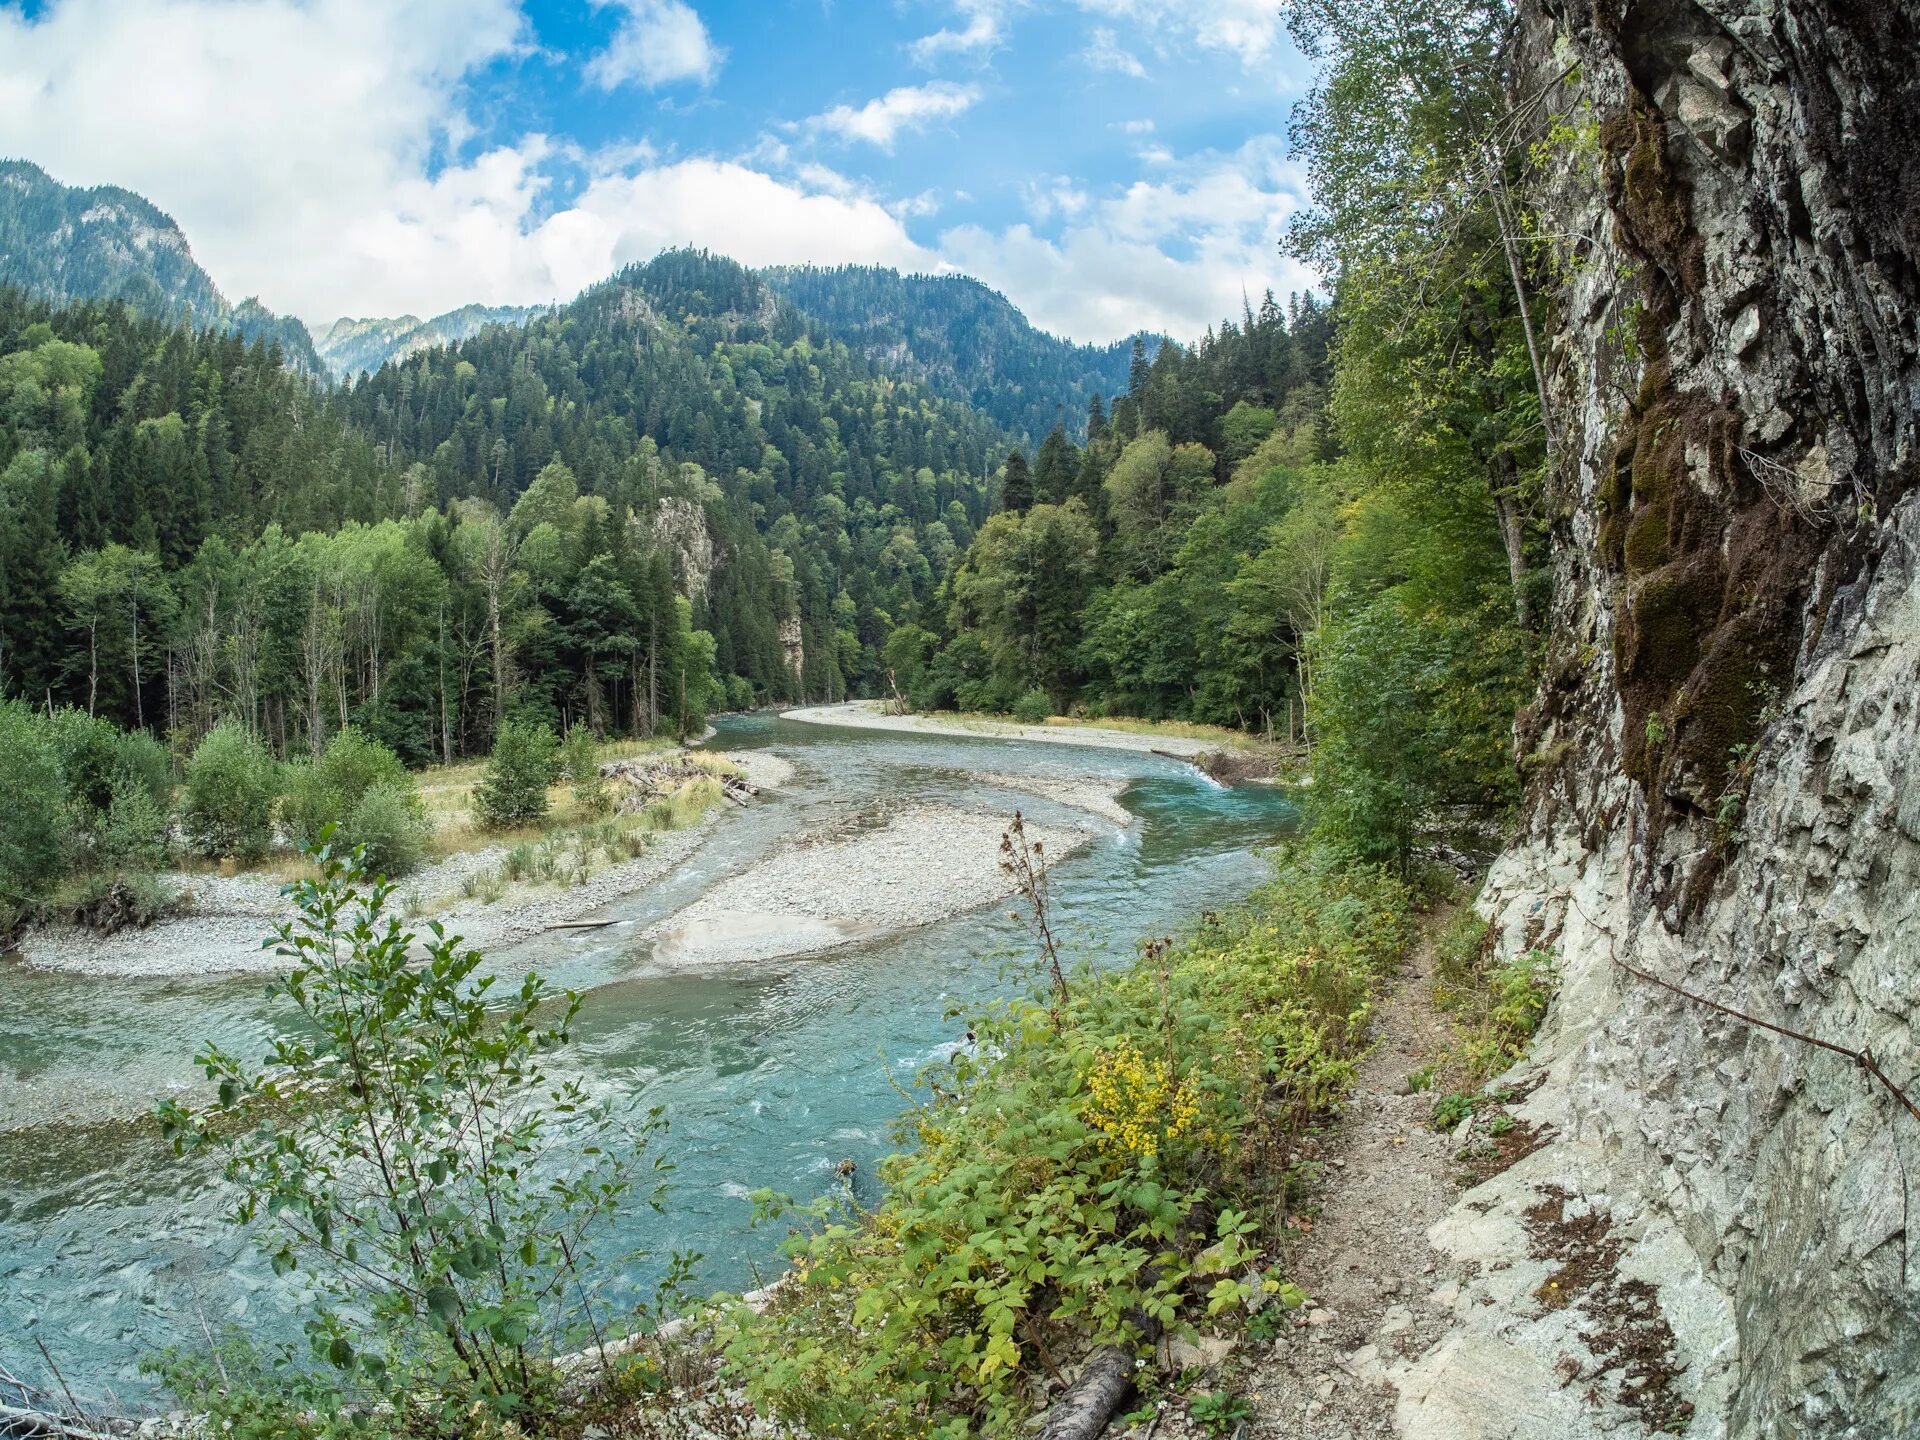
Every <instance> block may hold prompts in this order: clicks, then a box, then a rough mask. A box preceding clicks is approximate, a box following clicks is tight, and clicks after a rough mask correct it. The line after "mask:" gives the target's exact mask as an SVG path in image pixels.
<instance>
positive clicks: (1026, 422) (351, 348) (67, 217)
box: [0, 160, 1166, 448]
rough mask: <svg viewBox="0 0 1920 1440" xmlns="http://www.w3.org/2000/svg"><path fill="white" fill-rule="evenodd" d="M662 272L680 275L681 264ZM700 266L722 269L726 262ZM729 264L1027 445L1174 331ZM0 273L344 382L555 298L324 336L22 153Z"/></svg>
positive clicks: (868, 270)
mask: <svg viewBox="0 0 1920 1440" xmlns="http://www.w3.org/2000/svg"><path fill="white" fill-rule="evenodd" d="M702 253H703V255H704V252H702ZM708 258H715V259H717V258H720V257H708ZM704 263H705V261H704V259H703V265H704ZM729 263H730V264H731V262H729ZM623 273H624V272H623ZM660 273H661V274H663V275H664V274H669V273H671V274H676V275H677V274H678V273H679V268H678V267H672V266H670V267H667V268H666V269H665V270H662V271H661V272H660ZM701 273H702V274H703V275H704V276H705V278H706V279H707V281H708V282H709V283H713V282H714V279H715V276H716V275H717V274H718V273H719V272H718V271H716V270H714V269H711V268H708V269H703V270H702V272H701ZM728 273H733V274H735V275H736V279H735V281H733V282H729V283H733V284H744V283H746V280H745V277H748V276H751V277H752V278H753V280H754V281H756V282H758V284H759V285H761V286H763V287H764V291H765V293H762V294H760V295H759V296H757V298H756V299H755V300H754V302H753V303H754V304H755V305H758V306H762V307H764V306H767V305H771V304H772V303H773V301H774V299H775V298H776V297H777V299H778V300H780V301H784V302H785V303H786V304H788V305H790V306H791V307H792V308H793V310H794V311H796V312H798V313H799V314H800V315H801V316H803V317H805V323H806V324H807V325H808V326H809V327H811V328H812V329H813V330H814V331H815V333H817V334H819V335H821V336H823V337H825V338H829V339H832V340H835V341H838V342H840V343H841V344H844V345H845V346H847V348H848V349H849V350H850V351H852V352H853V353H854V354H855V355H857V356H859V357H861V358H862V359H863V360H865V361H867V362H869V363H872V364H874V365H877V366H880V367H882V368H883V369H886V370H889V371H892V372H893V373H895V374H898V375H900V376H902V377H904V378H907V379H911V380H914V381H918V382H920V383H922V384H924V385H925V386H926V387H927V388H928V389H929V390H930V391H932V392H933V393H935V394H937V395H939V396H941V397H942V398H943V399H948V400H958V401H961V402H964V403H966V404H968V405H971V406H973V407H974V408H976V409H978V410H979V411H981V412H982V413H983V414H984V415H986V416H987V417H989V418H990V419H992V420H993V421H994V422H995V423H996V424H998V425H999V427H1000V428H1001V429H1002V430H1003V431H1005V432H1006V433H1007V435H1008V436H1009V437H1011V438H1012V439H1014V440H1016V441H1020V442H1022V443H1024V444H1026V445H1027V446H1028V447H1029V448H1032V447H1035V446H1037V445H1038V444H1039V443H1040V441H1041V440H1042V439H1044V438H1045V437H1046V435H1047V433H1048V432H1049V431H1051V430H1052V429H1053V428H1054V426H1055V425H1061V426H1063V427H1064V428H1065V430H1066V432H1067V434H1068V436H1069V437H1070V438H1073V439H1075V440H1079V439H1083V438H1084V437H1085V435H1086V430H1087V411H1088V406H1089V404H1090V403H1091V401H1092V400H1093V399H1094V397H1096V396H1099V397H1101V398H1102V400H1103V401H1110V400H1111V399H1112V397H1114V396H1115V395H1118V394H1121V393H1123V392H1125V391H1126V389H1127V388H1128V377H1129V364H1130V361H1131V359H1132V350H1133V344H1134V341H1135V340H1136V339H1138V340H1140V341H1142V342H1144V345H1145V349H1146V354H1147V358H1148V359H1149V360H1151V359H1152V358H1153V356H1154V355H1155V353H1157V352H1158V350H1159V348H1160V346H1161V345H1162V344H1163V343H1166V342H1165V339H1164V337H1162V336H1160V335H1157V334H1152V333H1150V332H1144V331H1143V332H1141V334H1140V335H1139V336H1130V337H1128V338H1127V339H1124V340H1117V341H1115V342H1114V343H1112V344H1111V345H1078V344H1075V343H1073V342H1072V341H1069V340H1063V339H1061V338H1060V337H1058V336H1056V335H1051V334H1048V333H1047V332H1046V331H1044V330H1040V329H1038V328H1036V327H1035V326H1034V325H1033V324H1032V323H1031V322H1030V321H1029V320H1028V319H1027V318H1026V316H1025V315H1023V314H1022V313H1021V312H1020V310H1019V309H1018V308H1017V307H1016V306H1015V305H1014V304H1013V302H1012V301H1010V300H1008V299H1007V298H1006V296H1004V295H1002V294H1000V293H999V292H998V291H996V290H993V289H991V288H989V287H988V286H986V285H984V284H982V283H981V282H980V281H978V280H973V279H970V278H967V277H965V276H960V275H924V274H902V273H900V272H899V271H897V270H891V269H886V268H883V267H880V266H872V265H843V266H834V267H825V268H823V267H818V266H772V267H768V268H765V269H760V270H752V271H749V270H746V269H745V268H744V267H740V266H731V269H730V270H729V272H728ZM0 284H11V285H15V286H18V287H19V288H20V289H22V290H24V291H26V292H27V293H28V294H30V295H34V296H37V297H39V298H42V299H45V300H49V301H52V302H54V303H56V304H71V303H73V302H75V301H84V300H122V301H125V302H126V303H128V304H130V305H132V306H133V307H134V308H135V309H136V310H139V311H141V312H142V313H143V314H149V315H152V316H154V317H156V318H159V319H164V320H167V321H171V322H174V323H187V324H191V325H195V326H203V327H208V328H213V329H219V330H229V331H233V332H236V333H238V334H240V335H243V336H245V337H246V338H248V339H249V340H253V339H264V340H271V341H276V342H278V343H279V345H280V347H281V351H282V353H283V355H284V356H285V357H286V360H287V363H288V364H290V365H291V366H293V367H294V368H295V369H298V370H302V371H305V372H307V373H308V374H311V375H313V376H315V377H316V378H320V379H331V380H336V381H345V380H351V379H353V378H354V377H356V376H358V375H360V374H362V373H376V372H378V371H379V370H380V368H381V367H382V366H384V365H387V364H389V363H392V362H395V361H399V360H404V359H407V358H408V357H410V356H412V355H415V354H417V353H419V352H420V351H422V350H426V349H430V348H432V347H435V346H451V345H458V344H460V343H461V342H463V341H466V340H470V339H472V338H474V337H475V336H477V335H478V334H479V333H480V332H481V331H482V330H483V329H485V328H486V327H487V326H488V325H524V324H526V323H527V322H528V321H529V320H530V319H532V318H533V317H535V316H538V315H540V314H543V313H546V312H547V311H548V310H550V309H551V308H552V307H550V306H544V305H493V306H488V305H479V304H470V305H463V306H461V307H460V308H459V309H457V310H450V311H448V312H446V313H445V314H443V315H436V316H434V317H433V318H432V319H430V320H422V319H420V317H419V316H417V315H411V314H408V315H398V316H391V317H379V316H370V317H352V316H343V317H341V318H340V319H338V320H335V321H334V322H333V323H332V324H331V325H329V326H327V327H325V330H324V332H323V333H320V334H319V335H317V336H316V335H314V334H311V333H309V331H308V329H307V327H306V326H305V325H303V324H302V323H301V322H300V321H298V320H296V319H294V318H292V317H290V316H281V315H276V314H274V313H273V312H272V311H271V310H268V309H266V308H265V307H264V306H262V305H261V304H260V302H259V301H258V300H254V299H247V300H244V301H242V302H241V303H240V304H238V305H234V304H232V303H230V302H229V301H228V300H227V299H226V297H225V296H224V295H223V294H222V293H221V291H220V289H219V287H218V286H217V285H216V284H215V283H214V281H213V279H212V277H210V276H209V275H208V274H207V272H206V271H205V270H203V269H202V268H201V267H200V265H199V264H198V263H197V262H196V261H195V260H194V258H193V252H192V250H191V248H190V247H189V246H188V244H187V239H186V236H185V235H184V234H183V233H182V232H181V230H180V227H179V226H178V225H177V224H176V223H175V222H174V220H173V218H172V217H171V216H170V215H168V214H167V213H166V212H165V211H163V210H161V209H160V208H159V207H158V206H156V205H154V204H153V203H152V202H151V201H149V200H147V199H146V198H145V197H143V196H141V195H139V194H136V193H135V192H134V191H131V190H125V189H121V188H120V187H118V186H113V185H101V186H95V187H93V188H91V189H80V188H77V187H72V186H66V185H62V184H61V183H60V182H59V181H57V180H55V179H53V178H52V177H51V176H50V175H48V174H47V172H46V171H45V170H43V169H41V168H40V167H39V166H38V165H35V164H33V163H32V162H30V161H25V160H0ZM688 299H689V300H691V301H692V308H693V309H694V310H695V311H696V312H698V311H701V310H703V309H704V306H705V305H706V303H707V302H708V300H709V299H710V297H706V296H704V295H700V294H698V293H697V292H696V293H694V294H692V295H690V296H689V297H688ZM667 308H668V310H669V311H671V310H672V309H673V307H672V306H671V305H669V306H668V307H667ZM769 313H770V312H769ZM766 318H767V316H766V315H762V316H761V320H762V322H763V323H764V321H765V320H766Z"/></svg>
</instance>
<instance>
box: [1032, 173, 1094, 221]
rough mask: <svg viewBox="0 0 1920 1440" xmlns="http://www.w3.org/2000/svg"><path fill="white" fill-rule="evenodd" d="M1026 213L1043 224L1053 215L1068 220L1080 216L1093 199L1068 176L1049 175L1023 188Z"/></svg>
mask: <svg viewBox="0 0 1920 1440" xmlns="http://www.w3.org/2000/svg"><path fill="white" fill-rule="evenodd" d="M1025 198H1026V204H1027V213H1028V214H1029V215H1031V216H1033V218H1034V219H1035V220H1037V221H1040V222H1043V223H1044V222H1045V221H1047V220H1049V219H1051V218H1052V217H1053V216H1055V215H1064V216H1067V217H1069V218H1071V217H1073V216H1075V215H1079V214H1081V213H1082V212H1083V211H1085V210H1086V208H1087V206H1088V205H1090V204H1091V203H1092V201H1093V197H1092V196H1090V195H1089V194H1087V192H1086V191H1085V190H1083V189H1081V188H1080V187H1079V186H1077V185H1075V184H1074V183H1073V177H1072V176H1070V175H1050V176H1048V177H1046V178H1045V179H1044V180H1041V181H1039V182H1036V183H1029V184H1028V185H1027V186H1026V187H1025Z"/></svg>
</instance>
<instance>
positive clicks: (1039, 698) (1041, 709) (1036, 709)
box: [1013, 690, 1053, 725]
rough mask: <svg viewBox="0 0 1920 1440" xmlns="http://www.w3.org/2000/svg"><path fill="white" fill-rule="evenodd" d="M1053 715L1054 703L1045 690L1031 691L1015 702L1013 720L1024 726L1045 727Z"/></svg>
mask: <svg viewBox="0 0 1920 1440" xmlns="http://www.w3.org/2000/svg"><path fill="white" fill-rule="evenodd" d="M1052 714H1053V701H1052V700H1051V699H1050V698H1049V697H1048V695H1047V692H1046V691H1044V690H1029V691H1027V693H1026V694H1024V695H1022V696H1021V697H1020V698H1019V699H1018V700H1016V701H1014V702H1013V718H1014V719H1016V720H1018V721H1019V722H1020V723H1021V724H1022V725H1044V724H1046V723H1047V719H1048V717H1049V716H1051V715H1052Z"/></svg>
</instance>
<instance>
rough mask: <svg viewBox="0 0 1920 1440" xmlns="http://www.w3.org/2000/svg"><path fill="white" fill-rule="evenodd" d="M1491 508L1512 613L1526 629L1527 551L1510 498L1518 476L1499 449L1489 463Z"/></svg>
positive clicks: (1510, 459) (1516, 507) (1516, 506)
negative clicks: (1502, 549)
mask: <svg viewBox="0 0 1920 1440" xmlns="http://www.w3.org/2000/svg"><path fill="white" fill-rule="evenodd" d="M1492 470H1493V481H1494V484H1493V508H1494V511H1495V512H1496V513H1497V514H1498V515H1499V517H1500V543H1501V544H1502V545H1503V546H1505V547H1506V551H1507V576H1508V579H1509V580H1510V581H1511V582H1512V584H1513V613H1514V618H1515V619H1517V620H1518V621H1519V622H1520V628H1521V629H1522V630H1525V629H1528V628H1530V625H1531V619H1530V616H1529V615H1528V611H1527V551H1526V540H1525V535H1524V533H1523V531H1522V530H1521V528H1520V507H1519V504H1518V503H1517V502H1516V501H1515V499H1514V491H1515V488H1516V486H1517V485H1518V484H1519V475H1518V473H1517V471H1516V467H1515V466H1514V463H1513V457H1512V456H1511V455H1509V454H1507V453H1506V451H1504V450H1502V451H1499V452H1498V453H1496V454H1495V455H1494V457H1493V462H1492Z"/></svg>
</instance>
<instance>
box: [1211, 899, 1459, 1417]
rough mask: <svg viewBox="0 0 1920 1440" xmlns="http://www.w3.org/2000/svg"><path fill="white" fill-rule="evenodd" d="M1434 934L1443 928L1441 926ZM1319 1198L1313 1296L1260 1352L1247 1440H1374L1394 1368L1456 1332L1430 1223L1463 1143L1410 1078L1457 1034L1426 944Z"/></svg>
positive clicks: (1372, 1058) (1393, 998)
mask: <svg viewBox="0 0 1920 1440" xmlns="http://www.w3.org/2000/svg"><path fill="white" fill-rule="evenodd" d="M1430 933H1431V932H1430ZM1390 985H1391V989H1390V991H1389V993H1388V994H1387V995H1386V997H1385V998H1384V999H1383V1000H1382V1001H1381V1003H1380V1008H1379V1010H1378V1012H1377V1015H1376V1019H1375V1028H1374V1045H1373V1049H1372V1050H1371V1051H1370V1052H1369V1053H1368V1054H1367V1056H1366V1058H1365V1059H1364V1060H1363V1061H1362V1062H1361V1063H1360V1067H1359V1072H1358V1074H1357V1076H1356V1078H1355V1082H1354V1087H1353V1091H1352V1094H1351V1097H1350V1098H1349V1100H1348V1103H1347V1110H1346V1114H1345V1116H1344V1117H1343V1118H1342V1120H1341V1122H1340V1125H1339V1127H1338V1129H1337V1131H1336V1132H1335V1134H1334V1135H1333V1136H1332V1137H1331V1138H1330V1140H1329V1143H1328V1148H1327V1152H1326V1170H1325V1175H1324V1178H1323V1182H1322V1184H1321V1186H1320V1188H1319V1190H1318V1192H1317V1194H1316V1195H1315V1200H1316V1201H1317V1202H1318V1205H1319V1213H1320V1216H1321V1217H1322V1219H1321V1222H1320V1223H1319V1224H1317V1225H1315V1227H1314V1228H1313V1230H1312V1231H1311V1232H1310V1233H1309V1234H1307V1235H1305V1236H1303V1237H1302V1238H1301V1240H1300V1242H1299V1246H1298V1249H1297V1250H1296V1251H1295V1253H1294V1255H1293V1257H1292V1259H1291V1260H1290V1261H1289V1262H1288V1264H1287V1272H1288V1275H1289V1278H1291V1279H1292V1280H1294V1281H1295V1282H1296V1283H1297V1284H1299V1285H1301V1286H1303V1287H1304V1288H1305V1289H1306V1291H1307V1293H1308V1294H1309V1295H1310V1296H1312V1301H1311V1303H1310V1304H1309V1305H1308V1306H1307V1307H1306V1309H1305V1310H1304V1311H1303V1312H1301V1314H1300V1315H1298V1316H1297V1317H1296V1319H1295V1324H1294V1328H1293V1329H1292V1330H1291V1331H1289V1332H1287V1333H1285V1334H1283V1335H1282V1336H1281V1337H1280V1338H1279V1339H1278V1340H1276V1341H1275V1342H1274V1343H1273V1346H1272V1349H1271V1354H1270V1355H1266V1356H1262V1355H1257V1354H1249V1355H1247V1356H1246V1359H1247V1361H1248V1367H1247V1368H1248V1373H1247V1376H1246V1379H1245V1381H1244V1385H1245V1389H1246V1391H1247V1392H1248V1393H1249V1394H1250V1395H1252V1396H1253V1397H1254V1404H1255V1407H1256V1410H1257V1415H1258V1419H1257V1420H1256V1421H1255V1422H1254V1423H1253V1424H1252V1425H1251V1426H1249V1428H1248V1437H1249V1440H1251V1437H1254V1436H1262V1437H1265V1436H1273V1437H1279V1436H1285V1437H1287V1440H1374V1437H1391V1436H1393V1435H1394V1433H1395V1432H1394V1426H1393V1410H1394V1401H1395V1392H1394V1390H1393V1388H1392V1387H1391V1386H1390V1385H1388V1384H1387V1383H1386V1377H1385V1369H1384V1367H1385V1366H1387V1365H1389V1364H1397V1363H1400V1362H1401V1360H1402V1359H1403V1357H1411V1356H1414V1355H1418V1354H1419V1353H1421V1352H1422V1351H1423V1350H1425V1349H1426V1348H1427V1347H1428V1346H1429V1345H1431V1344H1433V1343H1434V1342H1435V1341H1437V1340H1438V1339H1439V1338H1440V1337H1441V1336H1442V1335H1443V1334H1444V1333H1445V1332H1446V1331H1447V1330H1448V1329H1449V1328H1450V1325H1449V1322H1450V1320H1451V1318H1452V1307H1453V1305H1454V1302H1455V1301H1456V1300H1457V1298H1458V1296H1459V1286H1458V1284H1457V1283H1456V1282H1455V1279H1454V1277H1453V1276H1451V1275H1450V1274H1449V1273H1448V1268H1447V1265H1446V1261H1445V1259H1444V1257H1442V1256H1440V1255H1438V1254H1437V1253H1436V1252H1435V1251H1434V1250H1433V1249H1432V1247H1430V1246H1429V1245H1428V1243H1427V1236H1426V1230H1427V1227H1428V1226H1429V1225H1431V1224H1432V1223H1433V1222H1434V1221H1435V1220H1437V1219H1439V1218H1440V1216H1441V1215H1442V1214H1443V1213H1445V1211H1446V1210H1447V1208H1448V1207H1449V1206H1450V1205H1451V1204H1452V1203H1453V1202H1454V1201H1455V1200H1456V1199H1457V1198H1458V1197H1459V1194H1460V1187H1459V1184H1458V1182H1457V1180H1456V1178H1455V1176H1456V1173H1457V1169H1458V1167H1457V1166H1456V1165H1455V1163H1454V1161H1453V1154H1454V1148H1455V1147H1454V1145H1453V1142H1452V1141H1451V1139H1450V1138H1449V1137H1448V1136H1446V1135H1444V1134H1436V1133H1435V1132H1434V1131H1433V1130H1432V1129H1431V1128H1429V1126H1428V1123H1427V1121H1428V1116H1429V1114H1430V1113H1431V1111H1432V1108H1433V1096H1432V1095H1430V1094H1424V1093H1421V1094H1410V1093H1408V1092H1407V1076H1408V1074H1409V1073H1410V1072H1412V1071H1414V1070H1417V1069H1419V1068H1420V1067H1421V1066H1423V1065H1425V1064H1427V1063H1428V1062H1429V1061H1431V1060H1432V1059H1433V1058H1434V1056H1435V1055H1437V1054H1438V1053H1439V1052H1440V1050H1441V1048H1442V1047H1443V1046H1445V1045H1446V1043H1447V1041H1448V1039H1449V1038H1450V1032H1449V1030H1448V1027H1447V1023H1446V1021H1445V1019H1444V1018H1442V1016H1441V1015H1440V1013H1439V1011H1438V1010H1437V1008H1436V1007H1435V1005H1434V1003H1433V955H1432V949H1431V946H1430V944H1428V943H1426V942H1423V943H1422V944H1421V945H1420V947H1419V949H1418V951H1417V952H1416V953H1415V954H1414V955H1413V957H1412V958H1411V959H1410V960H1409V961H1408V964H1407V966H1406V967H1405V969H1404V970H1402V972H1401V973H1400V975H1399V976H1398V977H1396V978H1395V979H1394V980H1393V981H1391V982H1390Z"/></svg>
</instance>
